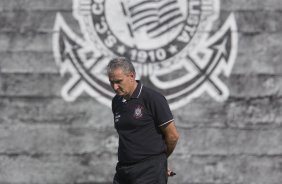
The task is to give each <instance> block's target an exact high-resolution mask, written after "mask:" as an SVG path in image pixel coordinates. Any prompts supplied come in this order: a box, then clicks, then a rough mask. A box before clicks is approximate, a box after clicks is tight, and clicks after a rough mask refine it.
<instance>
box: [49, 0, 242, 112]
mask: <svg viewBox="0 0 282 184" xmlns="http://www.w3.org/2000/svg"><path fill="white" fill-rule="evenodd" d="M73 16H74V18H75V19H76V20H77V22H78V25H79V28H80V30H76V31H73V30H72V29H73V28H71V27H70V26H69V25H68V24H67V20H66V19H64V18H63V16H62V15H61V14H60V13H58V14H57V17H56V22H55V25H54V34H53V52H54V56H55V60H56V63H57V64H58V66H59V67H60V72H61V74H62V75H65V74H67V73H68V74H71V75H70V78H69V79H68V81H67V82H66V84H65V85H64V86H63V88H62V91H61V94H62V97H63V98H64V99H65V100H66V101H74V100H76V99H77V98H78V97H79V96H80V95H82V94H84V92H86V93H87V94H88V95H89V96H91V97H93V98H95V99H96V100H97V101H99V102H100V103H102V104H105V105H107V106H109V107H110V106H111V99H112V97H113V96H114V93H113V91H112V89H111V86H110V84H109V81H108V76H107V74H106V69H105V68H106V66H107V64H108V62H109V61H110V60H111V59H112V58H113V57H116V56H125V57H128V58H129V59H130V60H131V61H132V62H133V64H134V66H135V69H136V73H137V78H138V79H141V81H142V79H144V81H148V85H149V86H148V87H151V88H154V89H158V91H159V92H160V93H162V94H163V95H164V96H165V97H166V99H167V100H168V103H169V105H170V107H171V109H177V108H179V107H182V106H184V105H185V104H187V103H188V102H190V101H191V100H192V99H194V98H197V97H199V96H201V95H205V94H209V95H210V96H211V97H212V98H213V99H215V100H216V101H219V102H221V101H224V100H226V99H227V98H228V96H229V89H228V87H227V86H226V84H225V83H224V82H223V79H224V78H223V79H222V76H223V75H225V76H226V77H229V76H230V74H231V71H232V68H233V65H234V62H235V59H236V55H237V45H238V31H237V25H236V20H235V16H234V14H233V13H230V15H228V16H226V19H225V20H223V18H220V0H150V1H149V0H73ZM218 19H219V20H218ZM214 23H217V24H216V25H214ZM78 34H80V35H78Z"/></svg>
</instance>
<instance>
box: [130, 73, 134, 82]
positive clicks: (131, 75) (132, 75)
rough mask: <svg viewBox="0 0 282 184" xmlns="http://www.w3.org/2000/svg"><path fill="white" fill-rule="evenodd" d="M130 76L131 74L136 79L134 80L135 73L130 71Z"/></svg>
mask: <svg viewBox="0 0 282 184" xmlns="http://www.w3.org/2000/svg"><path fill="white" fill-rule="evenodd" d="M129 76H130V77H131V78H132V79H134V80H135V73H133V72H130V74H129Z"/></svg>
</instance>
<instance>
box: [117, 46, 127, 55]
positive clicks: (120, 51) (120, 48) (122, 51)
mask: <svg viewBox="0 0 282 184" xmlns="http://www.w3.org/2000/svg"><path fill="white" fill-rule="evenodd" d="M117 51H118V53H120V54H121V55H123V54H124V53H125V48H124V46H123V45H122V46H119V47H118V49H117Z"/></svg>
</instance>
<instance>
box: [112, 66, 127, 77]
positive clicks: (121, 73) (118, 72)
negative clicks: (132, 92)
mask: <svg viewBox="0 0 282 184" xmlns="http://www.w3.org/2000/svg"><path fill="white" fill-rule="evenodd" d="M125 76H126V75H125V73H124V71H123V70H122V69H121V68H116V69H113V70H112V71H111V72H110V73H109V78H123V77H125Z"/></svg>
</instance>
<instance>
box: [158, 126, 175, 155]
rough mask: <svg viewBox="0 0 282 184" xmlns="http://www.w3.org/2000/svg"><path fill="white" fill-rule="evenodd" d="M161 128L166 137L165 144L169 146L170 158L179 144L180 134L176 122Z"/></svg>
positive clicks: (168, 153)
mask: <svg viewBox="0 0 282 184" xmlns="http://www.w3.org/2000/svg"><path fill="white" fill-rule="evenodd" d="M160 128H161V131H162V132H163V134H164V136H165V143H166V146H167V151H166V154H167V157H169V156H170V155H171V153H172V152H173V150H174V148H175V146H176V144H177V141H178V138H179V134H178V132H177V130H176V127H175V123H174V121H172V122H170V123H168V124H166V125H163V126H161V127H160Z"/></svg>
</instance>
